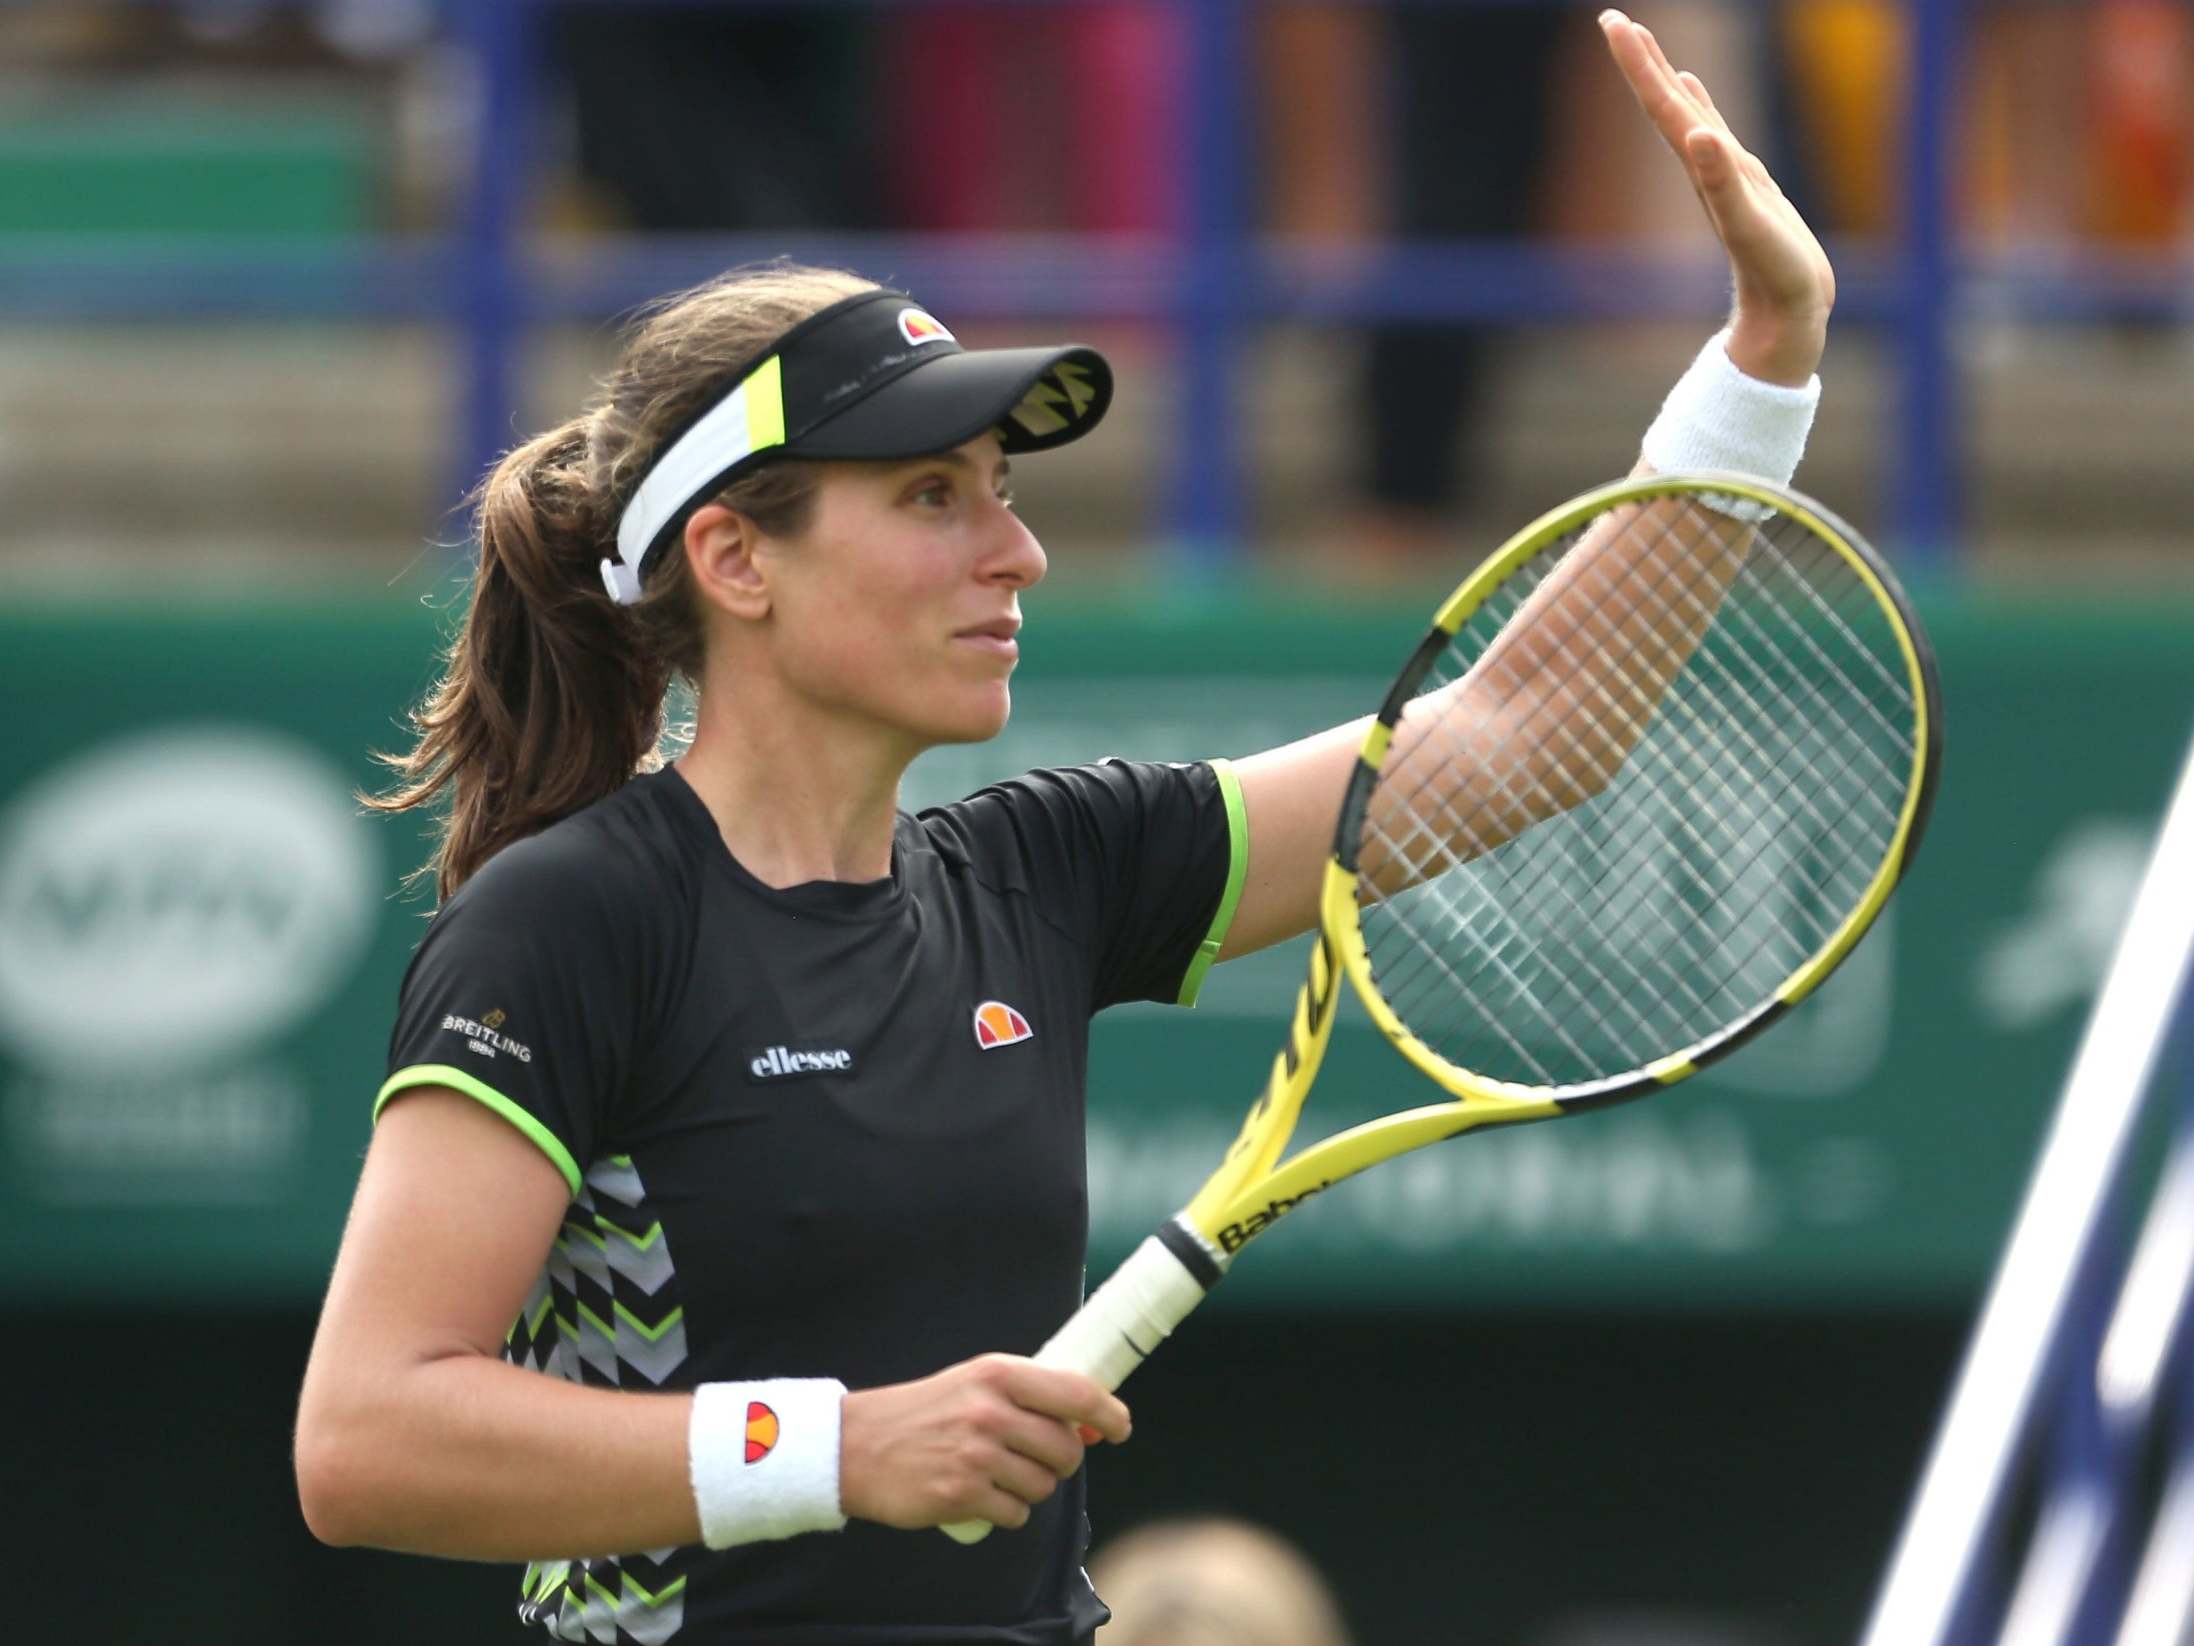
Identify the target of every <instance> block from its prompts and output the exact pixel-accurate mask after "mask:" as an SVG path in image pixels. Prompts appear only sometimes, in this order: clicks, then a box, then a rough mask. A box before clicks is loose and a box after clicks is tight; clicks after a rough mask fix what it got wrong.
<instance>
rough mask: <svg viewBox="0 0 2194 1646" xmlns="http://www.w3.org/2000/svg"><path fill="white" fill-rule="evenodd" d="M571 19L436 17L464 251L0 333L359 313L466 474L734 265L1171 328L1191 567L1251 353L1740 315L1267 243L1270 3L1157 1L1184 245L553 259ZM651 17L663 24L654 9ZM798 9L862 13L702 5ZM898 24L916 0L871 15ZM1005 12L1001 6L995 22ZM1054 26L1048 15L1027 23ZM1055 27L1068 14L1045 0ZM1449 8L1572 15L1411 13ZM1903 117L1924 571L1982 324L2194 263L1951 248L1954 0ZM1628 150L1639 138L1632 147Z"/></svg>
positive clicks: (79, 295)
mask: <svg viewBox="0 0 2194 1646" xmlns="http://www.w3.org/2000/svg"><path fill="white" fill-rule="evenodd" d="M558 3H559V0H444V17H445V21H446V26H447V28H448V29H449V31H450V33H451V38H452V39H454V40H455V41H457V42H459V43H460V44H462V45H463V46H464V47H465V48H466V50H467V52H468V53H469V56H470V59H471V61H472V62H473V64H474V66H475V68H476V71H477V96H476V99H475V102H476V108H477V119H476V121H475V130H474V131H473V133H472V148H471V156H470V161H469V166H470V176H471V181H470V186H469V188H468V190H467V191H466V204H465V210H464V219H463V222H462V223H461V224H460V225H459V226H458V228H457V229H456V230H455V232H453V233H452V234H449V235H447V236H441V237H424V238H419V239H415V240H408V241H396V242H385V241H384V242H369V243H364V244H360V245H357V246H355V247H349V248H336V249H312V250H301V249H299V248H298V247H296V246H294V245H285V244H269V245H250V244H240V243H238V242H235V241H226V242H222V243H220V244H211V243H209V244H206V245H201V246H193V245H190V244H187V243H180V242H172V243H167V244H164V245H162V246H159V247H156V248H147V247H146V246H144V245H143V244H132V245H128V246H113V247H108V248H101V247H99V246H96V245H87V244H85V243H83V242H81V241H67V242H55V243H52V244H49V245H46V246H37V245H33V244H30V243H27V242H25V241H23V240H21V239H16V240H12V241H10V242H8V243H6V244H5V245H4V246H0V315H12V316H16V317H28V318H53V317H62V316H68V317H90V318H99V317H121V316H139V315H163V316H173V315H188V316H198V315H213V314H220V315H232V316H233V315H270V316H288V315H302V314H317V315H360V316H367V317H376V318H387V317H413V318H426V319H433V320H439V321H444V322H447V323H449V324H450V325H452V327H453V328H454V329H455V330H456V332H457V334H458V336H459V338H460V339H461V342H462V347H461V349H460V351H459V352H458V354H457V357H456V358H457V361H458V371H459V374H460V376H459V381H458V382H457V384H456V385H455V388H456V390H457V393H458V397H459V400H460V402H461V404H462V406H463V408H464V410H463V414H462V418H461V421H460V424H459V427H460V430H461V438H462V451H461V453H460V454H459V457H460V464H461V469H462V473H463V475H464V477H465V478H467V479H469V478H470V477H471V476H472V475H474V474H477V473H478V472H479V470H480V468H481V466H483V465H484V464H485V463H486V461H487V460H488V459H489V458H491V457H492V456H493V455H494V454H495V453H497V452H499V451H501V450H503V449H504V448H506V447H507V446H509V445H510V444H511V443H512V441H513V440H514V439H515V438H516V437H517V435H518V433H519V432H520V431H519V430H518V429H517V426H516V422H515V415H516V411H517V401H518V394H517V384H518V379H519V372H518V370H517V364H516V363H517V360H518V358H519V354H520V350H521V348H522V346H523V342H524V337H525V332H526V329H527V328H528V327H529V326H531V325H532V324H534V323H536V322H538V321H541V320H545V319H554V318H569V317H578V316H584V317H589V318H596V317H600V316H603V315H607V314H611V313H615V312H616V311H618V310H620V309H623V308H626V307H629V306H631V305H633V304H635V303H638V302H641V301H644V300H646V299H647V298H650V297H653V296H655V295H657V294H659V293H661V292H663V291H666V290H671V289H675V288H676V287H679V286H681V285H686V284H690V283H692V282H694V281H696V280H699V279H702V278H705V277H706V276H707V275H709V274H711V273H714V272H717V271H719V270H721V269H722V268H725V267H728V266H731V265H732V264H734V263H737V262H741V261H747V260H751V259H753V258H756V257H760V256H767V255H773V254H778V253H783V252H788V251H789V252H792V253H794V254H796V255H800V256H804V257H810V258H815V259H817V260H826V261H836V262H846V263H851V264H854V265H856V266H858V267H861V268H863V269H864V270H866V271H869V272H873V273H876V274H878V275H881V276H885V277H889V278H892V279H895V280H898V281H901V282H903V283H905V284H908V285H910V286H913V287H915V288H916V289H918V290H919V291H920V292H921V293H922V295H923V296H924V297H925V298H926V299H928V300H929V301H931V302H932V303H934V304H936V305H937V306H938V307H939V308H940V309H942V310H944V311H945V312H948V313H950V314H954V315H958V316H964V317H966V318H969V319H1017V320H1035V319H1050V318H1059V319H1082V320H1088V321H1095V322H1102V321H1112V320H1121V319H1132V320H1137V321H1145V322H1152V321H1154V322H1158V323H1160V324H1164V325H1167V326H1169V327H1170V328H1171V329H1172V331H1173V335H1174V337H1175V340H1176V343H1177V349H1176V358H1177V359H1178V361H1179V363H1180V373H1179V386H1178V390H1177V395H1176V399H1175V403H1174V406H1173V409H1172V417H1173V429H1172V438H1171V439H1169V440H1167V441H1164V442H1162V445H1163V447H1164V449H1166V450H1167V451H1168V452H1169V453H1170V462H1171V464H1172V470H1171V473H1170V474H1169V475H1168V476H1167V477H1166V479H1165V491H1164V497H1165V513H1164V528H1163V529H1164V534H1165V536H1166V537H1167V538H1168V539H1169V540H1170V541H1171V542H1172V543H1173V545H1174V546H1175V547H1177V548H1178V549H1179V550H1180V551H1181V552H1183V553H1186V554H1188V555H1191V556H1194V557H1195V558H1196V560H1197V562H1198V563H1205V564H1209V563H1214V562H1217V561H1219V560H1222V559H1224V558H1225V557H1226V556H1228V555H1229V554H1231V553H1232V552H1234V551H1235V550H1237V549H1238V548H1239V547H1241V545H1242V543H1243V539H1244V536H1245V524H1244V522H1245V518H1246V506H1245V498H1246V491H1247V488H1246V485H1245V482H1244V475H1243V464H1242V454H1241V450H1240V447H1241V420H1240V418H1239V417H1238V416H1237V414H1236V405H1235V403H1236V396H1235V394H1234V392H1233V390H1234V385H1235V383H1236V380H1237V377H1238V375H1239V372H1240V368H1241V364H1242V360H1243V356H1244V353H1245V350H1246V349H1247V347H1248V346H1249V344H1250V342H1251V340H1252V338H1253V335H1254V331H1255V328H1256V327H1257V326H1258V325H1260V324H1262V323H1264V322H1266V321H1270V320H1274V319H1282V318H1295V319H1308V320H1314V321H1321V322H1333V323H1361V322H1365V321H1370V320H1380V319H1397V318H1418V319H1456V320H1465V319H1467V320H1473V321H1484V322H1494V323H1519V322H1561V321H1570V320H1579V319H1596V320H1597V319H1614V318H1648V317H1691V316H1696V317H1698V318H1699V319H1701V320H1702V321H1711V319H1712V317H1713V316H1715V315H1716V314H1717V313H1718V311H1719V309H1720V307H1721V305H1722V304H1723V303H1724V302H1725V301H1726V274H1725V273H1724V270H1723V268H1722V265H1721V262H1720V259H1719V257H1718V256H1714V255H1702V256H1700V257H1698V258H1695V259H1684V260H1680V261H1676V262H1670V261H1668V260H1665V259H1654V258H1649V257H1645V256H1642V255H1640V254H1638V253H1637V252H1635V251H1626V250H1619V249H1618V250H1613V251H1608V250H1594V251H1582V250H1576V249H1566V250H1564V249H1553V248H1548V247H1545V246H1541V245H1537V244H1532V243H1523V242H1515V243H1509V242H1445V243H1441V242H1422V243H1410V244H1392V245H1388V246H1385V247H1382V248H1375V249H1373V250H1372V251H1371V252H1370V253H1369V254H1368V255H1366V256H1363V257H1361V258H1355V257H1352V258H1350V259H1348V260H1345V261H1342V260H1335V259H1333V258H1331V257H1327V258H1324V259H1321V258H1320V257H1318V256H1317V255H1316V254H1314V253H1312V252H1310V251H1307V250H1305V249H1304V248H1301V247H1290V246H1287V245H1284V244H1280V243H1275V242H1271V241H1267V240H1264V239H1262V238H1260V237H1258V236H1257V235H1256V234H1255V233H1254V232H1253V225H1252V221H1251V212H1250V209H1249V171H1250V167H1249V164H1248V156H1247V154H1246V152H1245V149H1246V142H1247V138H1246V126H1247V121H1246V109H1247V105H1248V93H1247V87H1246V85H1245V83H1244V81H1245V76H1246V74H1247V72H1248V65H1250V64H1251V63H1253V62H1254V61H1255V53H1254V52H1252V51H1251V50H1250V49H1248V48H1249V41H1248V31H1249V29H1250V28H1251V26H1252V23H1253V18H1254V13H1255V11H1256V8H1257V7H1258V5H1260V4H1264V3H1267V0H1154V3H1158V4H1164V5H1169V6H1171V7H1173V8H1174V9H1176V10H1177V11H1178V12H1179V13H1180V16H1181V22H1182V24H1183V27H1182V30H1181V38H1182V40H1183V41H1184V43H1185V48H1186V50H1187V52H1188V55H1189V64H1188V67H1189V71H1190V78H1189V82H1188V85H1187V88H1186V92H1185V95H1184V96H1183V97H1182V98H1181V105H1182V113H1183V118H1184V121H1185V129H1184V130H1183V131H1182V132H1181V134H1180V146H1181V148H1182V150H1183V153H1184V154H1185V157H1186V158H1185V161H1184V166H1185V170H1186V175H1187V180H1188V185H1189V186H1188V190H1187V193H1188V208H1189V209H1188V213H1187V217H1188V221H1187V225H1186V228H1185V230H1184V231H1183V233H1182V234H1181V235H1180V236H1179V237H1178V238H1175V239H1166V238H1163V237H1141V236H1111V235H1108V236H1084V237H1072V236H1044V235H981V236H912V237H908V236H873V237H869V236H830V237H819V236H813V235H804V236H798V237H792V236H784V235H771V236H766V237H764V236H744V237H738V236H733V237H721V238H718V237H709V238H698V239H663V238H655V237H649V238H644V239H643V238H634V239H614V238H613V239H607V240H602V241H592V242H587V243H584V244H581V245H576V246H563V247H549V248H538V247H532V246H528V245H526V244H525V243H524V242H523V239H522V236H521V235H520V232H519V225H520V223H521V221H522V207H523V202H524V200H525V197H526V191H527V184H528V181H529V175H528V166H527V163H526V157H527V152H528V138H529V135H530V131H531V119H532V113H531V111H532V110H533V109H534V107H535V104H536V98H535V95H534V88H535V85H536V72H535V71H536V58H537V55H538V53H537V47H538V29H539V24H540V21H541V18H542V17H543V15H544V14H546V13H547V12H549V11H551V10H553V9H554V7H555V6H556V5H557V4H558ZM657 3H660V0H657ZM688 3H691V4H695V5H715V6H735V5H748V6H771V5H775V6H784V5H795V4H811V5H812V4H837V3H858V0H688ZM865 3H881V4H906V3H917V4H918V3H919V0H865ZM996 3H999V4H1005V3H1009V0H996ZM1027 3H1041V0H1027ZM1052 3H1061V0H1052ZM1421 3H1443V4H1461V5H1495V4H1563V3H1571V0H1421ZM1905 5H1906V12H1907V16H1908V19H1909V27H1910V46H1911V50H1910V53H1909V57H1910V61H1911V64H1912V70H1913V72H1912V73H1911V75H1910V76H1909V84H1910V101H1909V104H1908V107H1907V109H1906V113H1905V119H1904V130H1905V146H1906V154H1905V160H1904V164H1903V165H1902V166H1901V167H1900V168H1899V173H1898V175H1899V176H1900V177H1901V179H1902V180H1903V182H1904V185H1905V190H1906V192H1905V198H1904V220H1903V225H1902V233H1901V236H1900V238H1899V240H1898V241H1897V243H1895V244H1894V245H1879V244H1867V245H1852V244H1844V245H1838V246H1835V247H1832V251H1833V253H1834V255H1835V260H1836V264H1837V269H1838V275H1839V286H1840V291H1841V298H1840V303H1839V323H1840V324H1841V325H1843V326H1851V325H1860V326H1876V327H1879V328H1881V329H1882V330H1883V331H1884V332H1885V333H1886V334H1887V335H1888V336H1889V337H1890V338H1891V339H1892V341H1893V342H1894V345H1895V347H1894V358H1895V370H1896V383H1897V396H1898V403H1897V408H1896V415H1895V416H1894V417H1891V418H1889V419H1885V421H1884V440H1885V450H1884V453H1883V458H1882V462H1883V466H1884V468H1885V470H1886V471H1887V473H1888V474H1889V476H1890V477H1891V484H1890V486H1889V488H1888V489H1889V493H1890V509H1891V516H1890V519H1889V521H1888V523H1887V524H1888V534H1887V535H1888V536H1889V537H1890V539H1891V540H1892V542H1893V544H1894V545H1895V547H1896V548H1897V549H1898V550H1899V552H1900V553H1901V555H1902V556H1903V557H1904V558H1905V559H1906V562H1907V563H1908V564H1910V565H1913V566H1915V568H1916V569H1921V570H1923V571H1924V570H1931V569H1941V568H1943V567H1945V566H1947V565H1948V564H1949V559H1950V556H1951V555H1952V553H1953V551H1954V549H1955V546H1956V543H1957V540H1958V535H1959V526H1960V518H1961V515H1960V508H1959V492H1960V486H1959V474H1960V467H1961V461H1960V452H1959V442H1958V430H1959V406H1958V395H1957V373H1956V369H1955V362H1954V351H1953V346H1952V345H1953V333H1954V328H1955V324H1956V319H1957V315H1958V313H1959V312H1960V311H1961V309H1962V308H1964V307H1965V306H1966V305H1967V303H1968V301H1969V300H1970V299H1973V298H1976V297H1985V298H1986V299H1987V301H1988V306H1989V309H1990V312H1992V313H1996V314H2004V315H2011V316H2018V317H2027V318H2032V319H2034V320H2037V321H2041V322H2045V323H2047V322H2051V321H2057V320H2067V319H2082V318H2090V317H2093V316H2095V315H2098V314H2108V315H2113V316H2120V317H2123V316H2128V315H2138V316H2152V317H2158V318H2166V319H2185V318H2188V317H2189V316H2190V315H2194V266H2190V265H2189V264H2188V263H2187V261H2186V260H2185V259H2184V258H2181V257H2176V256H2154V257H2142V256H2118V257H2105V256H2095V255H2080V254H2076V253H2067V254H2065V255H2062V256H2058V257H2053V258H2047V259H2036V258H2033V257H2031V256H2029V257H2026V258H2023V259H2020V258H1987V259H1983V258H1977V257H1973V256H1970V255H1967V254H1965V253H1963V252H1962V251H1961V249H1960V248H1959V247H1958V246H1957V245H1956V244H1955V241H1954V237H1953V232H1952V231H1953V224H1952V217H1953V212H1952V199H1951V196H1952V189H1951V172H1952V162H1953V143H1952V129H1953V124H1954V113H1955V110H1956V106H1957V98H1958V65H1959V63H1960V62H1961V59H1962V55H1963V54H1962V52H1961V49H1960V42H1961V39H1962V33H1963V29H1964V27H1965V22H1966V9H1967V0H1905ZM1640 140H1641V141H1645V140H1646V139H1645V138H1644V137H1643V136H1641V139H1640Z"/></svg>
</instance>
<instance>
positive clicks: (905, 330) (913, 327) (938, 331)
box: [899, 309, 959, 343]
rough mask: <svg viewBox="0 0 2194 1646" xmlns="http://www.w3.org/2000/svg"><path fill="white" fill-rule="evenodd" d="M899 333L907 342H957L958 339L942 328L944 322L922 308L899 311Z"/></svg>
mask: <svg viewBox="0 0 2194 1646" xmlns="http://www.w3.org/2000/svg"><path fill="white" fill-rule="evenodd" d="M899 335H900V336H901V337H903V338H905V339H906V340H907V341H908V342H909V343H957V342H958V341H959V339H958V338H957V337H954V336H953V335H952V333H950V332H948V331H947V330H945V328H944V323H943V322H942V321H940V320H939V319H938V318H937V317H936V316H935V315H933V314H930V313H928V312H927V311H926V310H923V309H901V310H900V311H899Z"/></svg>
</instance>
